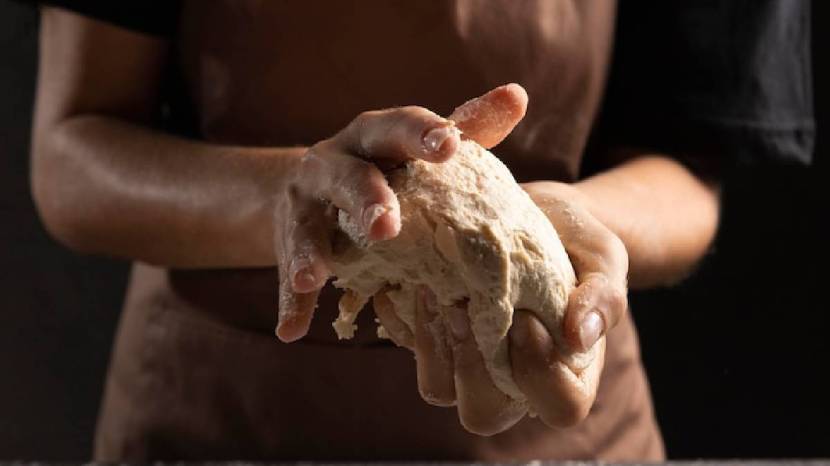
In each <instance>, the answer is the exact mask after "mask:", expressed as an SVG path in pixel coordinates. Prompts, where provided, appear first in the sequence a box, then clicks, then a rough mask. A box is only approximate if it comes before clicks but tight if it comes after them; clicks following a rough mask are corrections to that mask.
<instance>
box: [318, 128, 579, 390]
mask: <svg viewBox="0 0 830 466" xmlns="http://www.w3.org/2000/svg"><path fill="white" fill-rule="evenodd" d="M388 179H389V183H390V186H391V187H392V189H393V190H394V191H395V193H396V194H397V196H398V200H399V202H400V207H401V230H400V234H399V235H398V236H397V237H395V238H393V239H391V240H386V241H378V242H368V241H367V240H366V238H365V237H363V236H361V235H360V234H359V233H358V232H359V231H360V229H359V228H358V227H357V226H356V223H355V222H354V220H353V219H352V218H351V217H350V216H349V215H348V214H346V213H345V212H344V211H341V212H340V213H339V218H338V222H339V226H340V229H341V230H342V232H344V233H345V234H343V235H341V237H340V238H339V240H338V241H336V244H335V247H334V264H333V272H334V275H335V276H336V277H337V279H336V281H335V282H334V285H335V286H337V287H338V288H343V289H345V290H346V293H345V294H344V295H343V298H342V299H341V302H340V316H339V317H338V319H337V320H336V321H335V322H334V324H333V325H334V328H335V330H336V331H337V334H338V336H340V338H351V336H352V335H353V332H354V330H355V326H354V324H353V322H354V318H355V317H356V315H357V312H359V311H360V309H361V308H362V307H363V306H364V305H365V304H366V302H367V301H368V299H369V298H370V297H371V296H372V295H374V294H375V293H377V292H378V291H380V290H382V289H388V287H391V289H389V291H387V294H388V296H389V298H390V299H391V300H392V302H393V303H394V305H395V312H396V313H397V315H398V316H399V317H400V319H401V320H402V321H403V322H404V323H406V325H407V326H409V328H410V329H411V330H414V323H415V299H416V290H417V286H418V285H425V286H427V287H428V288H430V289H431V290H432V291H433V292H434V293H435V295H436V297H437V302H438V308H439V313H441V314H443V313H444V312H445V309H446V307H447V306H451V305H453V304H456V303H459V302H463V301H466V302H467V303H468V305H467V311H468V313H469V317H470V324H471V330H472V333H473V335H474V337H475V340H476V343H477V344H478V347H479V349H480V350H481V353H482V355H483V358H484V361H485V363H486V365H487V369H488V371H489V373H490V375H491V377H492V379H493V382H494V383H495V385H496V386H497V387H498V388H499V389H500V390H501V391H503V392H504V393H506V394H507V395H508V396H510V397H511V398H513V399H514V400H516V401H524V399H525V397H524V395H523V394H522V393H521V391H520V390H519V389H518V387H517V386H516V384H515V382H514V381H513V377H512V370H511V366H510V359H509V354H508V340H507V331H508V329H509V328H510V324H511V322H512V317H513V309H527V310H530V311H532V312H534V313H535V314H536V315H537V316H538V317H539V319H540V320H541V321H542V323H544V325H545V326H546V327H547V328H548V329H549V330H550V331H551V335H552V336H553V338H554V342H555V343H556V345H557V347H558V349H559V351H560V352H561V354H562V355H563V356H564V358H565V363H566V364H567V365H568V366H569V367H570V368H571V369H572V370H574V371H580V370H581V369H583V368H585V367H586V366H587V365H588V364H589V363H590V362H591V361H592V360H593V358H594V353H595V349H592V350H589V351H588V352H585V353H576V352H574V351H573V350H571V349H569V347H568V345H567V344H566V343H565V340H564V337H563V336H562V333H561V330H560V329H561V322H562V319H563V316H564V313H565V308H566V304H567V299H568V295H569V294H570V292H571V290H572V289H573V288H574V286H575V281H576V280H575V276H574V271H573V268H572V266H571V263H570V261H569V259H568V255H567V254H566V252H565V249H564V248H563V246H562V243H561V242H560V240H559V236H558V235H557V233H556V231H555V230H554V228H553V225H551V223H550V221H548V219H547V217H546V216H545V215H544V213H542V211H541V210H540V209H539V208H538V207H537V206H536V204H535V203H534V202H533V201H532V200H531V199H530V197H529V196H528V195H527V193H525V192H524V190H523V189H522V188H521V187H520V186H519V185H518V184H517V183H516V181H515V179H514V178H513V176H512V174H511V173H510V170H508V168H507V167H506V166H505V165H504V164H503V163H502V162H501V161H500V160H499V159H498V158H496V157H495V156H494V155H493V154H492V153H490V152H489V151H487V150H486V149H484V148H482V147H481V146H479V145H478V144H476V143H475V142H472V141H462V143H461V145H460V148H459V150H458V153H456V155H454V156H453V157H452V158H451V159H450V160H449V161H447V162H444V163H430V162H425V161H421V160H412V161H408V162H407V163H406V164H405V165H404V166H403V167H401V168H398V169H395V170H393V171H392V172H390V173H389V174H388ZM378 330H379V334H380V333H382V332H383V329H382V328H379V329H378Z"/></svg>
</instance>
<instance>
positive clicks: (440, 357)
mask: <svg viewBox="0 0 830 466" xmlns="http://www.w3.org/2000/svg"><path fill="white" fill-rule="evenodd" d="M446 334H447V332H446V330H445V328H444V321H443V320H442V319H441V316H440V315H439V314H438V310H437V306H436V303H435V295H434V294H432V292H431V291H429V290H427V289H426V288H423V287H422V288H421V289H419V292H418V300H417V305H416V307H415V335H414V336H415V361H416V363H417V372H418V391H419V392H420V393H421V397H422V398H423V399H424V401H426V402H427V403H429V404H432V405H436V406H452V405H453V404H455V383H454V381H453V372H452V366H453V362H452V351H451V350H450V347H449V342H448V341H447V337H446Z"/></svg>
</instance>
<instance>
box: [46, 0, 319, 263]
mask: <svg viewBox="0 0 830 466" xmlns="http://www.w3.org/2000/svg"><path fill="white" fill-rule="evenodd" d="M166 56H167V44H166V43H165V42H164V41H161V40H157V39H154V38H150V37H148V36H143V35H140V34H134V33H131V32H128V31H125V30H122V29H120V28H116V27H114V26H109V25H107V24H105V23H101V22H98V21H94V20H89V19H85V18H82V17H80V16H77V15H74V14H71V13H68V12H65V11H62V10H57V9H51V8H46V9H44V12H43V20H42V32H41V59H40V80H39V83H38V94H37V108H36V120H35V125H34V144H33V161H32V186H33V190H34V197H35V200H36V203H37V206H38V209H39V211H40V214H41V216H42V218H43V220H44V223H45V224H46V226H47V228H48V229H49V230H50V231H51V232H52V234H53V235H54V236H56V237H57V238H58V239H59V240H61V241H62V242H64V243H66V244H68V245H69V246H70V247H72V248H74V249H77V250H80V251H83V252H89V253H102V254H108V255H114V256H120V257H126V258H131V259H138V260H143V261H146V262H151V263H156V264H163V265H170V266H186V267H192V266H229V267H233V266H257V265H274V264H275V255H274V250H273V237H274V235H273V228H272V225H273V221H272V219H271V217H272V215H273V212H274V203H275V199H274V195H275V194H274V193H277V192H279V188H280V186H278V185H279V184H280V183H283V182H284V177H281V176H280V174H283V173H287V172H288V171H289V166H290V165H292V164H295V163H296V160H297V159H298V156H299V155H301V154H302V150H299V149H293V148H292V149H287V148H269V149H257V148H240V147H223V146H216V145H211V144H205V143H201V142H194V141H188V140H185V139H181V138H176V137H172V136H169V135H165V134H163V133H161V132H158V131H154V130H152V129H151V128H150V127H149V125H150V124H151V123H152V121H151V120H152V115H153V113H154V109H155V108H156V106H157V103H158V95H157V93H158V86H159V79H160V74H161V71H162V67H163V66H164V61H165V59H166Z"/></svg>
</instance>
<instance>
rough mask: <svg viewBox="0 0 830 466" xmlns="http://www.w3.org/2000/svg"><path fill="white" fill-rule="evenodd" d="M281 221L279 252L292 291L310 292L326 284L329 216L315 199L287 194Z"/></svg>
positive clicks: (329, 245) (328, 253) (329, 250)
mask: <svg viewBox="0 0 830 466" xmlns="http://www.w3.org/2000/svg"><path fill="white" fill-rule="evenodd" d="M288 206H289V207H288V212H286V214H287V219H288V220H287V221H286V222H284V225H285V231H284V233H283V241H282V243H283V254H284V255H285V259H286V263H287V264H288V270H287V274H288V277H289V278H290V283H291V288H292V289H293V290H294V292H296V293H310V292H312V291H315V290H319V289H320V288H322V287H323V285H325V284H326V280H328V278H329V276H330V275H331V269H330V267H329V263H330V258H331V241H330V240H329V238H330V235H331V225H332V222H331V219H329V218H327V217H326V213H325V207H324V206H323V205H321V204H320V202H319V201H311V200H307V199H303V198H300V197H299V196H297V195H296V194H289V202H288Z"/></svg>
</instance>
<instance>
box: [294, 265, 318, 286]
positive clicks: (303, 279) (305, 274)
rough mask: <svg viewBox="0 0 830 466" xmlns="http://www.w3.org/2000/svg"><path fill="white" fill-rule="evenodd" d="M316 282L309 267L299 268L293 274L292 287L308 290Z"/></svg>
mask: <svg viewBox="0 0 830 466" xmlns="http://www.w3.org/2000/svg"><path fill="white" fill-rule="evenodd" d="M316 284H317V280H316V278H315V277H314V272H312V271H311V267H306V268H303V269H300V270H298V271H297V273H295V274H294V287H295V288H297V289H300V290H308V289H309V288H314V285H316Z"/></svg>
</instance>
